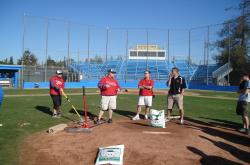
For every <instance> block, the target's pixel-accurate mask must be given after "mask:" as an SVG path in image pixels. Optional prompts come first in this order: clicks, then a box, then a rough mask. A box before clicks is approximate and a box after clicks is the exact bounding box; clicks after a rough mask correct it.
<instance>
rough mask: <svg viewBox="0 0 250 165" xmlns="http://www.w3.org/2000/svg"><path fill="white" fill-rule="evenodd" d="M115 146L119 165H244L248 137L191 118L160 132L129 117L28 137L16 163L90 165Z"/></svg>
mask: <svg viewBox="0 0 250 165" xmlns="http://www.w3.org/2000/svg"><path fill="white" fill-rule="evenodd" d="M151 132H153V133H154V134H151ZM157 132H166V133H159V134H157ZM118 144H124V145H125V154H124V165H141V164H143V165H153V164H154V165H166V164H168V165H169V164H178V165H180V164H185V165H186V164H190V165H191V164H192V165H193V164H211V163H212V164H248V163H250V138H249V137H247V136H245V135H243V134H240V133H237V132H235V131H233V130H232V129H229V128H218V127H214V126H212V125H207V123H203V122H199V121H196V120H189V121H186V124H185V125H179V124H178V122H177V121H171V122H169V123H167V128H165V129H161V128H152V127H150V126H149V121H145V120H143V121H131V120H129V119H121V120H119V121H115V122H114V123H113V124H103V125H100V126H98V127H96V128H94V129H93V131H92V133H90V134H87V133H85V134H84V133H81V134H79V133H78V134H72V133H66V132H60V133H57V134H54V135H49V134H46V133H45V132H42V133H38V134H35V135H32V136H30V137H28V138H27V139H26V140H25V141H24V143H23V149H22V151H21V156H20V163H21V164H25V165H29V164H36V165H54V164H55V165H58V164H60V165H64V164H65V165H71V164H74V165H78V164H79V165H93V164H94V162H95V158H96V156H97V151H98V147H101V146H110V145H118Z"/></svg>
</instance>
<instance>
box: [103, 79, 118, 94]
mask: <svg viewBox="0 0 250 165" xmlns="http://www.w3.org/2000/svg"><path fill="white" fill-rule="evenodd" d="M98 88H99V89H100V92H101V95H102V96H115V95H117V92H118V89H120V85H119V84H118V82H117V81H116V80H115V79H114V78H110V77H109V76H105V77H103V78H102V79H101V80H100V81H99V83H98Z"/></svg>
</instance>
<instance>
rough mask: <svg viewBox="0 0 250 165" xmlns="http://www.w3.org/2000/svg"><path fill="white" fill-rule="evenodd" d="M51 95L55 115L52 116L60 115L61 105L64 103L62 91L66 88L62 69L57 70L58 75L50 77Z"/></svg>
mask: <svg viewBox="0 0 250 165" xmlns="http://www.w3.org/2000/svg"><path fill="white" fill-rule="evenodd" d="M49 83H50V85H49V86H50V96H51V99H52V101H53V115H52V117H54V118H57V117H60V113H61V111H60V106H61V104H62V92H63V90H64V80H63V78H62V71H61V70H57V71H56V75H54V76H52V77H51V78H50V81H49Z"/></svg>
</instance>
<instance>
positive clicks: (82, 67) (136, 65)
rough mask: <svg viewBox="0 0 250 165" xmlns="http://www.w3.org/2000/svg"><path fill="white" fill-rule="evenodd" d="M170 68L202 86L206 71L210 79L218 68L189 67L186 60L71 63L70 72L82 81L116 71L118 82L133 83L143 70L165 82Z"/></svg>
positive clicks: (210, 66)
mask: <svg viewBox="0 0 250 165" xmlns="http://www.w3.org/2000/svg"><path fill="white" fill-rule="evenodd" d="M172 67H178V68H179V69H180V74H181V75H182V76H183V77H185V78H186V80H187V82H188V83H192V82H193V83H197V84H203V83H205V82H206V77H207V69H208V75H209V77H211V75H212V72H213V71H214V70H216V69H217V68H218V66H217V65H209V66H208V67H207V66H203V65H200V66H198V65H194V64H191V65H189V64H188V62H187V61H186V60H176V61H174V62H168V61H165V60H138V59H137V60H127V61H126V60H113V61H106V62H104V63H102V64H98V63H93V62H91V63H88V62H84V63H73V64H71V66H70V68H71V70H72V71H75V72H77V73H81V74H82V75H83V80H98V79H99V78H101V77H102V76H104V75H105V74H106V73H107V70H108V69H109V68H113V69H115V70H116V71H117V74H116V78H117V79H118V80H126V81H133V80H139V79H141V78H142V77H143V72H144V71H145V70H150V71H151V77H152V78H153V79H154V80H156V81H166V79H167V78H168V75H169V72H170V70H171V68H172Z"/></svg>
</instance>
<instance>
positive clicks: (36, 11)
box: [0, 0, 241, 61]
mask: <svg viewBox="0 0 250 165" xmlns="http://www.w3.org/2000/svg"><path fill="white" fill-rule="evenodd" d="M240 2H241V0H36V1H35V0H0V21H1V23H0V59H3V58H6V57H10V56H14V59H17V58H19V57H20V54H21V51H22V31H23V23H22V18H23V14H24V13H27V14H28V15H30V16H35V17H36V16H39V17H50V18H58V19H63V20H69V21H72V22H79V23H81V24H84V25H95V26H98V27H103V29H104V30H100V29H98V30H96V31H95V30H93V31H92V33H91V35H92V42H91V46H90V47H91V54H92V55H98V54H104V48H105V44H104V41H105V27H124V28H126V27H145V28H164V29H167V28H190V27H196V26H201V25H209V24H216V23H221V22H223V21H225V20H226V19H229V18H231V17H233V16H236V15H237V14H238V11H236V10H230V11H225V8H228V7H232V6H234V7H237V6H238V4H239V3H240ZM38 22H39V23H38ZM26 24H28V28H27V34H26V35H27V36H26V38H25V39H26V40H25V48H30V49H31V50H32V51H33V52H34V53H35V54H36V55H37V56H38V58H39V60H41V61H42V60H43V59H44V42H45V41H44V40H45V39H44V38H45V37H44V34H45V25H46V24H45V23H44V20H39V19H38V18H34V17H32V18H30V17H29V18H28V19H27V20H26ZM53 24H54V25H53ZM53 26H54V27H53ZM84 28H85V30H84ZM216 28H217V29H213V30H214V31H213V32H212V33H213V34H214V35H215V34H216V31H218V29H219V27H216ZM203 30H204V29H203ZM201 31H202V30H201ZM111 33H112V32H111ZM135 33H136V34H135ZM200 33H202V34H201V35H199V32H197V34H194V38H195V35H197V36H198V37H200V38H199V42H200V43H199V44H197V46H196V44H195V43H196V41H193V43H194V44H193V47H194V48H193V49H192V51H193V53H194V54H196V55H197V56H199V55H200V54H201V52H202V46H201V45H202V44H203V41H201V40H203V38H204V36H205V32H200ZM66 34H67V25H65V23H63V22H60V21H55V22H52V23H51V27H50V30H49V48H48V49H49V55H50V56H52V58H55V59H62V58H63V56H66V54H67V52H66V49H67V46H66V45H67V43H66V38H67V37H66V36H67V35H66ZM71 34H72V37H71V53H72V56H73V58H76V56H77V55H76V51H78V50H79V52H80V58H84V57H85V56H86V27H84V26H80V25H78V24H75V25H72V32H71ZM124 34H125V33H124V31H122V30H121V31H119V32H118V30H117V31H116V32H113V33H112V35H113V38H112V37H111V38H110V45H109V53H110V54H122V53H121V52H124V50H123V48H122V47H123V45H124V43H125V37H124ZM213 34H211V35H213ZM149 35H150V36H149V38H151V40H150V43H154V42H156V43H157V41H158V42H160V40H162V41H161V44H162V45H166V43H165V41H163V39H161V37H162V36H164V38H165V32H164V35H163V33H160V32H152V33H150V34H149ZM172 35H176V36H175V37H174V36H172V38H171V41H172V40H173V42H172V44H170V45H171V51H170V53H171V54H172V55H173V54H178V55H179V54H180V55H186V54H187V51H186V50H187V45H186V40H187V38H186V35H187V33H186V32H182V31H175V34H174V33H172ZM80 36H84V37H80ZM135 36H137V38H143V37H144V38H143V39H142V40H143V41H141V40H140V39H138V41H137V40H133V37H134V38H136V37H135ZM142 36H143V37H142ZM182 37H183V38H182ZM214 37H215V38H216V36H214ZM158 38H159V40H158ZM211 38H213V36H212V37H211ZM130 39H131V43H129V46H130V47H132V46H133V44H136V43H139V42H140V43H145V31H143V32H142V30H138V31H137V32H131V33H130ZM184 42H185V44H184ZM197 42H198V39H197ZM100 45H101V46H100ZM184 45H185V46H184ZM198 45H200V46H198ZM163 47H164V46H163ZM195 47H199V49H200V50H199V51H198V50H197V51H196V50H195V49H196V48H195ZM116 49H117V50H116ZM58 52H60V53H58Z"/></svg>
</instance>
